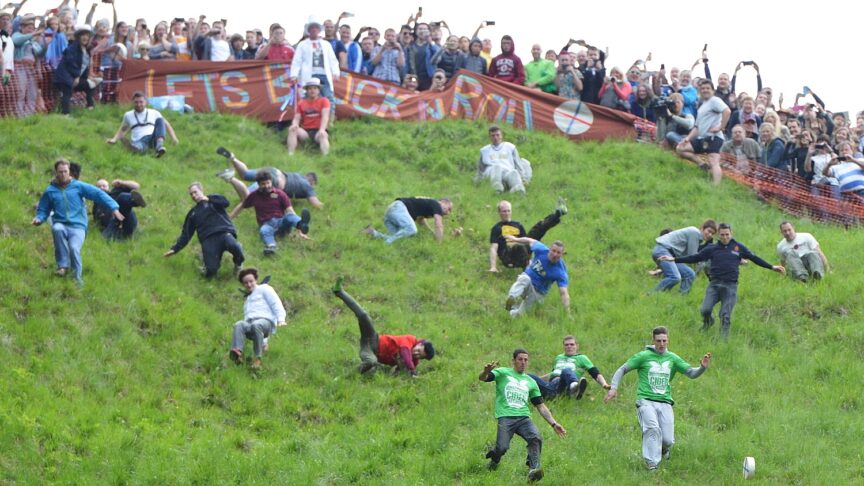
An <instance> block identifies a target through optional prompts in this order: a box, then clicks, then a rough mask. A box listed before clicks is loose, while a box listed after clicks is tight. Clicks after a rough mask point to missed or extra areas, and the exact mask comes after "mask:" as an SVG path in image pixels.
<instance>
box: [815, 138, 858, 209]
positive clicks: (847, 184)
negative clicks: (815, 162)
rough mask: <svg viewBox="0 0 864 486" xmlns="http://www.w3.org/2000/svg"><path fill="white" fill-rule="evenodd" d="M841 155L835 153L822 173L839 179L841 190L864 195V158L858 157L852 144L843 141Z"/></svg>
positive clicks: (840, 148)
mask: <svg viewBox="0 0 864 486" xmlns="http://www.w3.org/2000/svg"><path fill="white" fill-rule="evenodd" d="M838 149H839V152H840V155H833V156H832V157H831V160H830V161H829V162H828V164H827V165H826V166H825V168H824V169H822V175H823V176H825V177H833V178H835V179H837V182H838V185H839V186H840V192H841V193H843V194H857V195H859V196H864V158H856V157H855V152H854V149H853V148H852V144H851V143H849V142H841V143H840V145H838Z"/></svg>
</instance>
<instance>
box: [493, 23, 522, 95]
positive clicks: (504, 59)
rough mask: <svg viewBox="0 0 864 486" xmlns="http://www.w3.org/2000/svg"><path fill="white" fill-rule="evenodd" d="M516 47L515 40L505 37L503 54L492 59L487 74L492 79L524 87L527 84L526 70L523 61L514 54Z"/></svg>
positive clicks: (503, 38) (502, 45)
mask: <svg viewBox="0 0 864 486" xmlns="http://www.w3.org/2000/svg"><path fill="white" fill-rule="evenodd" d="M515 50H516V46H515V45H514V44H513V38H512V37H510V36H509V35H505V36H504V37H502V38H501V54H499V55H497V56H495V57H494V58H492V62H491V63H489V69H488V72H487V74H488V75H489V76H490V77H493V78H496V79H500V80H501V81H507V82H509V83H513V84H518V85H519V86H522V85H523V84H525V68H524V67H523V66H522V60H521V59H519V56H517V55H516V54H514V51H515Z"/></svg>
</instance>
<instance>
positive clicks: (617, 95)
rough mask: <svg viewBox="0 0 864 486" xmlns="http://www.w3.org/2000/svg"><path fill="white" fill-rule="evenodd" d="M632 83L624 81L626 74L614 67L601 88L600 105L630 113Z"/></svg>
mask: <svg viewBox="0 0 864 486" xmlns="http://www.w3.org/2000/svg"><path fill="white" fill-rule="evenodd" d="M631 91H632V88H631V87H630V83H628V82H627V81H626V80H625V79H624V73H623V72H621V69H620V68H619V67H617V66H616V67H613V68H612V70H611V71H609V77H608V78H606V82H605V83H604V84H603V86H602V87H601V88H600V92H599V93H598V95H599V96H600V105H602V106H605V107H607V108H614V109H616V110H621V111H626V112H629V111H630V102H629V101H628V99H629V98H630V92H631Z"/></svg>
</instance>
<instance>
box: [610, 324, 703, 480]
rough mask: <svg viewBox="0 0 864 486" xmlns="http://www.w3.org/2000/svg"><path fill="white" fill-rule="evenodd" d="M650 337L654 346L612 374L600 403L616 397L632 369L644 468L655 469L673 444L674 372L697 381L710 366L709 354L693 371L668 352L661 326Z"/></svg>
mask: <svg viewBox="0 0 864 486" xmlns="http://www.w3.org/2000/svg"><path fill="white" fill-rule="evenodd" d="M652 334H653V341H654V344H653V345H651V346H646V347H645V349H644V350H643V351H640V352H638V353H636V354H634V355H633V357H632V358H630V359H628V360H627V362H626V363H624V364H623V365H621V367H620V368H618V371H616V372H615V375H614V376H613V377H612V388H611V389H610V390H609V392H608V393H606V398H604V400H605V401H606V402H608V401H609V400H612V399H613V398H615V397H617V396H618V384H619V383H620V382H621V378H622V377H623V376H624V374H625V373H627V372H630V371H633V370H637V371H638V372H639V386H638V388H637V390H636V418H638V419H639V425H640V426H641V427H642V457H643V459H645V465H646V466H648V469H657V466H658V465H660V460H661V459H662V458H664V457H665V458H666V459H667V460H668V459H669V454H670V449H671V448H672V445H673V444H674V443H675V414H674V413H673V412H672V405H674V403H675V401H674V400H672V386H671V382H672V378H674V377H675V373H684V374H685V375H687V376H688V377H689V378H698V377H699V376H700V375H701V374H702V373H704V372H705V370H706V369H708V365H709V364H711V353H706V354H705V356H703V357H702V360H701V361H700V363H699V364H700V366H699V367H698V368H693V367H691V366H690V364H689V363H687V362H686V361H684V360H683V359H681V358H680V357H679V356H678V355H677V354H675V353H673V352H671V351H669V350H668V346H669V332H668V331H667V330H666V328H665V327H663V326H660V327H655V328H654V331H652Z"/></svg>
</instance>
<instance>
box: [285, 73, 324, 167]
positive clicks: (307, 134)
mask: <svg viewBox="0 0 864 486" xmlns="http://www.w3.org/2000/svg"><path fill="white" fill-rule="evenodd" d="M303 90H304V91H305V92H306V97H305V98H303V99H301V100H300V101H299V102H297V106H296V107H295V108H294V121H292V122H291V127H290V128H288V155H294V151H295V150H296V149H297V143H298V141H303V140H307V139H310V138H311V139H312V140H314V141H315V143H317V144H318V146H319V147H321V153H322V154H324V155H327V154H328V153H330V137H329V136H328V135H327V127H328V126H330V100H328V99H327V98H325V97H323V96H321V81H320V80H319V79H318V78H312V79H310V80H309V81H306V85H305V86H303Z"/></svg>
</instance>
